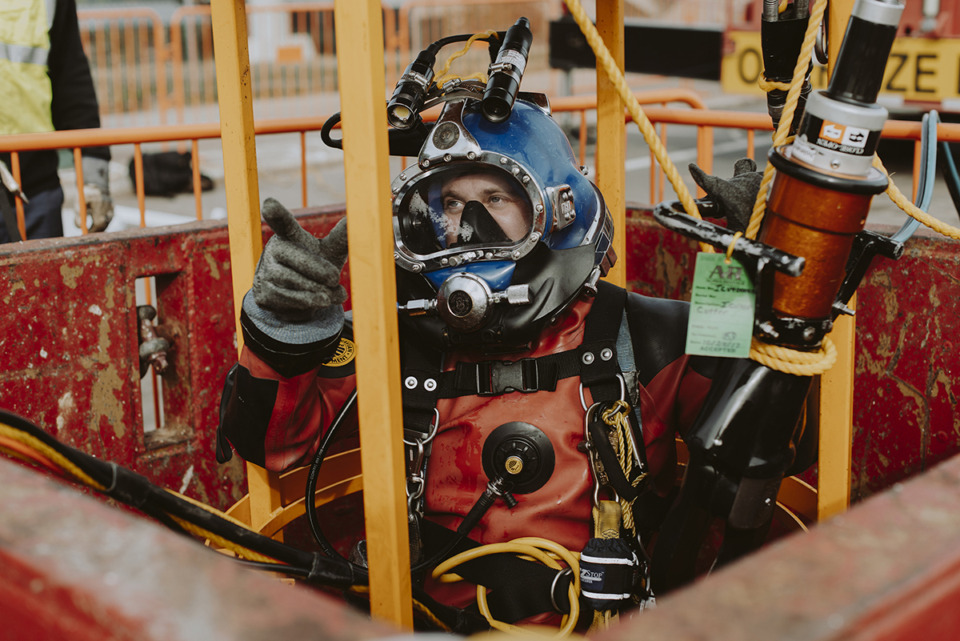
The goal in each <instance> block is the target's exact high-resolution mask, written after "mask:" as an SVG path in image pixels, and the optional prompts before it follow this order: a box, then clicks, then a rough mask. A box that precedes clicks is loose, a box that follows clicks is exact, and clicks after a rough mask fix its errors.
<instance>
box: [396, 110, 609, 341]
mask: <svg viewBox="0 0 960 641" xmlns="http://www.w3.org/2000/svg"><path fill="white" fill-rule="evenodd" d="M479 104H480V103H479V101H477V100H475V99H472V98H465V99H458V100H456V101H453V102H449V103H447V105H446V107H445V109H444V111H443V113H442V114H441V116H440V118H439V119H438V121H437V124H436V125H435V126H434V128H433V130H432V131H431V133H430V135H429V137H428V139H427V141H426V143H425V144H424V146H423V149H422V150H421V152H420V156H419V159H418V164H417V166H416V167H413V168H410V169H408V170H405V171H404V172H402V173H401V174H400V175H399V176H397V178H396V180H395V181H394V183H393V228H394V239H395V258H396V262H397V265H398V267H399V268H400V269H399V270H398V296H399V297H400V302H401V309H410V310H413V309H417V310H418V311H436V312H437V313H438V314H439V317H440V318H439V319H437V318H436V317H435V316H430V315H429V314H428V315H427V317H426V318H428V319H432V320H429V321H428V322H427V323H426V324H427V325H430V326H433V330H435V331H439V332H440V333H441V335H442V337H443V338H444V339H445V340H444V342H446V343H448V344H449V343H458V342H461V341H469V342H472V343H481V344H483V343H491V342H492V343H502V344H511V343H515V342H525V341H528V340H530V337H531V336H533V335H534V334H536V333H537V332H539V330H540V329H541V328H542V326H543V323H544V322H545V321H548V320H549V319H550V318H553V317H554V316H556V314H557V313H559V312H560V311H562V309H563V308H565V307H566V306H567V305H569V304H570V303H571V302H572V301H573V300H574V299H575V297H576V295H577V294H578V293H579V292H580V290H581V289H582V287H583V285H584V284H585V283H586V282H587V281H588V280H591V279H592V280H595V279H596V278H597V277H598V276H599V274H600V273H606V270H607V269H609V267H610V266H611V265H612V264H613V260H615V257H614V256H613V254H612V251H611V250H610V245H611V241H612V236H613V228H612V221H611V220H610V216H609V213H608V212H607V210H606V207H605V205H604V203H603V199H602V197H601V196H600V193H599V191H598V190H597V189H596V187H595V186H594V185H593V184H592V183H591V182H590V181H589V180H587V179H586V178H585V177H584V176H583V174H582V173H581V172H580V170H579V168H578V166H577V164H576V160H575V157H574V155H573V150H572V149H571V148H570V143H569V142H568V141H567V137H566V135H565V134H564V133H563V131H562V130H561V129H560V127H559V125H557V123H556V122H555V121H554V120H553V119H552V118H551V117H550V115H549V113H548V112H547V111H546V110H545V109H544V108H541V107H540V106H538V105H536V104H534V103H532V102H528V101H526V100H522V99H521V100H517V102H516V104H515V105H514V108H513V112H512V113H511V115H510V117H509V118H508V119H506V120H505V121H503V122H499V123H493V122H490V121H488V120H487V119H486V118H484V117H483V115H482V114H481V113H480V110H479ZM568 250H575V251H568ZM574 257H576V258H575V260H574ZM558 259H560V260H558ZM557 270H559V271H562V272H565V273H563V274H559V273H553V272H554V271H557ZM418 281H419V283H420V284H418ZM424 281H425V282H424ZM424 285H428V287H425V286H424ZM461 287H462V288H464V291H465V292H466V293H462V292H461V290H460V288H461ZM429 290H432V291H433V292H435V293H437V294H438V295H437V300H436V301H423V300H421V301H416V302H417V304H416V305H410V306H405V305H404V304H403V303H409V302H410V301H411V300H412V299H415V298H418V297H426V296H430V294H429V293H428V292H429ZM478 310H480V311H478ZM511 318H512V320H511ZM438 320H439V321H441V322H440V323H439V324H438V323H437V321H438ZM520 325H523V327H521V326H520Z"/></svg>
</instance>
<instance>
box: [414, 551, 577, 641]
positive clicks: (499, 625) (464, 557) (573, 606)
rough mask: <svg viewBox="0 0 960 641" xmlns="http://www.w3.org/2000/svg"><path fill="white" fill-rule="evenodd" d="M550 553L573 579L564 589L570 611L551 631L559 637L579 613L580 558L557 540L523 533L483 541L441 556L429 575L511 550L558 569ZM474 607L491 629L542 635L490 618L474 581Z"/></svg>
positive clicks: (568, 630)
mask: <svg viewBox="0 0 960 641" xmlns="http://www.w3.org/2000/svg"><path fill="white" fill-rule="evenodd" d="M550 553H552V554H554V555H556V556H558V557H559V558H560V559H561V560H562V561H564V563H566V564H567V567H568V568H570V570H571V573H572V579H573V580H572V581H571V582H570V587H569V590H568V593H569V598H570V613H569V614H565V615H564V616H563V619H562V620H561V627H560V629H559V630H558V631H557V632H556V633H555V634H554V635H552V636H553V637H554V638H563V637H566V636H569V635H570V633H571V632H573V629H574V628H575V627H576V625H577V621H578V619H579V617H580V602H579V595H580V562H579V560H578V559H577V556H576V555H575V554H574V553H573V552H571V551H569V550H567V549H566V548H565V547H563V546H562V545H560V544H559V543H556V542H554V541H549V540H547V539H542V538H539V537H523V538H519V539H514V540H512V541H506V542H503V543H490V544H487V545H482V546H480V547H476V548H472V549H470V550H467V551H465V552H461V553H460V554H457V555H455V556H452V557H450V558H449V559H447V560H445V561H444V562H443V563H441V564H440V565H438V566H437V567H435V568H434V569H433V572H432V573H431V576H432V577H433V578H434V579H440V580H442V578H441V577H442V576H443V575H445V574H447V573H449V571H450V570H452V569H453V568H455V567H457V566H458V565H461V564H463V563H466V562H467V561H472V560H474V559H479V558H482V557H485V556H489V555H491V554H515V555H518V556H521V557H531V558H533V559H535V560H536V561H539V562H540V563H543V564H544V565H546V566H547V567H549V568H551V569H554V570H558V571H559V570H561V569H562V567H561V565H560V564H559V563H558V562H557V561H556V560H555V559H554V558H553V556H551V554H550ZM477 607H478V608H479V610H480V613H481V614H483V616H484V618H485V619H486V620H487V623H489V624H490V627H491V628H493V629H495V630H500V631H502V632H511V633H518V634H523V635H526V636H534V637H540V638H543V637H544V636H545V635H544V633H542V632H538V631H534V630H533V629H531V628H530V627H526V628H524V627H521V626H516V625H512V624H509V623H504V622H503V621H498V620H497V619H494V618H493V614H492V613H491V612H490V607H489V605H488V603H487V590H486V588H485V587H484V586H482V585H477Z"/></svg>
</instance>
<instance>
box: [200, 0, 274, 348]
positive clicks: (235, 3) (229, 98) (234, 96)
mask: <svg viewBox="0 0 960 641" xmlns="http://www.w3.org/2000/svg"><path fill="white" fill-rule="evenodd" d="M210 12H211V20H212V22H213V42H214V46H215V47H216V50H217V56H216V65H217V91H218V93H219V101H220V137H221V141H222V146H223V171H224V175H225V176H226V180H228V181H229V183H230V189H228V190H227V194H226V195H227V221H228V224H229V229H230V269H231V273H232V274H233V307H234V310H235V311H236V314H235V316H236V318H237V323H238V324H237V342H238V346H239V343H240V342H241V341H242V340H243V334H242V333H241V332H240V325H239V318H240V306H241V304H242V302H243V295H244V294H245V293H246V292H247V291H248V290H249V289H250V286H251V285H252V284H253V270H254V267H255V266H256V264H257V259H258V258H259V257H260V251H261V250H262V249H263V238H262V236H261V234H260V191H259V184H258V182H257V145H256V140H255V138H254V135H253V91H252V88H251V85H250V83H251V82H252V78H251V75H250V55H249V52H248V51H247V14H246V3H245V2H244V0H212V2H211V4H210Z"/></svg>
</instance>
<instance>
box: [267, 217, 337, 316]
mask: <svg viewBox="0 0 960 641" xmlns="http://www.w3.org/2000/svg"><path fill="white" fill-rule="evenodd" d="M261 215H262V216H263V219H264V220H265V221H266V222H267V224H268V225H270V229H272V230H273V231H274V232H275V235H274V236H273V238H271V239H270V240H269V241H268V242H267V245H266V247H264V249H263V254H262V255H261V256H260V262H259V263H258V264H257V270H256V272H255V273H254V276H253V287H252V288H251V292H252V293H253V298H254V300H255V301H256V303H257V305H258V306H259V307H261V308H262V309H265V310H267V311H269V312H271V313H272V314H273V315H274V316H276V317H277V318H278V319H280V320H281V321H285V322H292V323H302V322H306V321H310V320H312V319H313V318H314V317H315V316H316V314H317V312H319V311H320V310H323V309H325V308H328V307H331V306H334V305H340V304H341V303H343V302H344V301H345V300H347V291H346V290H345V289H344V287H343V286H342V285H341V284H340V271H341V270H342V269H343V264H344V263H345V262H346V260H347V219H346V218H343V219H341V220H340V222H338V223H337V225H336V226H335V227H334V228H333V229H332V230H331V231H330V233H329V234H327V236H326V238H323V239H319V238H316V237H315V236H314V235H313V234H311V233H310V232H308V231H306V230H305V229H304V228H303V227H301V226H300V224H299V223H298V222H297V220H296V219H295V218H294V217H293V214H291V213H290V212H289V211H288V210H287V208H286V207H284V206H283V205H281V204H280V203H279V202H278V201H276V200H274V199H273V198H267V199H266V200H265V201H264V202H263V209H262V210H261Z"/></svg>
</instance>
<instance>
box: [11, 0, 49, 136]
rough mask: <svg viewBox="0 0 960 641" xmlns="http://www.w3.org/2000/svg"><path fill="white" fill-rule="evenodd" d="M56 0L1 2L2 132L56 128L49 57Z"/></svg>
mask: <svg viewBox="0 0 960 641" xmlns="http://www.w3.org/2000/svg"><path fill="white" fill-rule="evenodd" d="M55 4H56V0H3V2H0V105H3V107H2V109H0V134H21V133H34V132H42V131H53V117H52V115H51V109H50V104H51V102H52V100H53V89H52V86H51V84H50V77H49V76H48V75H47V59H48V56H49V54H50V27H51V25H52V24H53V15H54V8H55Z"/></svg>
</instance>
